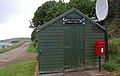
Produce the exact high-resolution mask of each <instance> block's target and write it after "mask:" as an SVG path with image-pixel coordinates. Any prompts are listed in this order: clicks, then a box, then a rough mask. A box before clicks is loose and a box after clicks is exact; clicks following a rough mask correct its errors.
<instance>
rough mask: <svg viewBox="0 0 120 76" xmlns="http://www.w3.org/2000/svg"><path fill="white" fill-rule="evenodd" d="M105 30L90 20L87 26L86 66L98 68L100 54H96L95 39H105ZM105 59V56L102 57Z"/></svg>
mask: <svg viewBox="0 0 120 76" xmlns="http://www.w3.org/2000/svg"><path fill="white" fill-rule="evenodd" d="M104 39H105V32H104V31H102V30H101V29H99V28H98V27H96V25H93V24H91V23H89V22H87V25H86V26H85V68H87V69H89V68H93V69H95V68H97V67H98V61H99V59H98V56H97V55H95V41H96V40H104ZM102 61H104V57H102Z"/></svg>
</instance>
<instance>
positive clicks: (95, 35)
mask: <svg viewBox="0 0 120 76" xmlns="http://www.w3.org/2000/svg"><path fill="white" fill-rule="evenodd" d="M96 40H105V41H106V43H107V34H106V29H105V28H104V27H102V26H101V25H99V24H97V23H95V22H93V21H92V20H91V19H90V18H89V17H87V16H86V15H84V14H83V13H81V12H80V11H78V10H77V9H75V8H73V9H71V10H69V11H67V12H65V13H63V14H62V15H60V16H58V17H57V18H55V19H53V20H51V21H49V22H48V23H46V24H44V25H42V26H39V27H38V45H39V47H38V48H39V51H38V60H39V71H40V73H56V72H64V71H74V70H80V69H82V70H83V69H95V68H98V62H99V60H98V59H99V57H98V56H97V55H96V54H95V41H96ZM104 60H105V56H102V61H103V62H104Z"/></svg>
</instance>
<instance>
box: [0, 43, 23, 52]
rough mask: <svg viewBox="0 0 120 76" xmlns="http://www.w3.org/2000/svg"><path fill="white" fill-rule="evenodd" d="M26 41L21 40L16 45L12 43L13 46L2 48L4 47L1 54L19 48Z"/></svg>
mask: <svg viewBox="0 0 120 76" xmlns="http://www.w3.org/2000/svg"><path fill="white" fill-rule="evenodd" d="M24 43H25V42H19V43H17V44H15V45H12V46H9V47H7V48H2V49H0V54H1V53H4V52H7V51H10V50H13V49H15V48H18V47H20V46H21V45H23V44H24Z"/></svg>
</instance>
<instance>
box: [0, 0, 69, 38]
mask: <svg viewBox="0 0 120 76" xmlns="http://www.w3.org/2000/svg"><path fill="white" fill-rule="evenodd" d="M46 1H49V0H0V40H4V39H9V38H17V37H31V33H32V31H33V29H30V28H29V26H30V24H29V20H31V19H32V18H33V16H34V12H35V11H36V10H37V8H38V7H39V6H40V5H42V4H43V3H45V2H46ZM56 1H58V0H56ZM65 1H67V2H68V1H69V0H65Z"/></svg>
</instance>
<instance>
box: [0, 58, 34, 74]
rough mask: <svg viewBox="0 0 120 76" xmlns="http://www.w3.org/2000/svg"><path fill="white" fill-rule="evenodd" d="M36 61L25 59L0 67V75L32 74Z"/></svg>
mask: <svg viewBox="0 0 120 76" xmlns="http://www.w3.org/2000/svg"><path fill="white" fill-rule="evenodd" d="M35 66H36V61H35V60H32V61H25V62H20V63H17V64H12V65H9V66H7V67H5V68H1V69H0V76H34V72H35Z"/></svg>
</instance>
